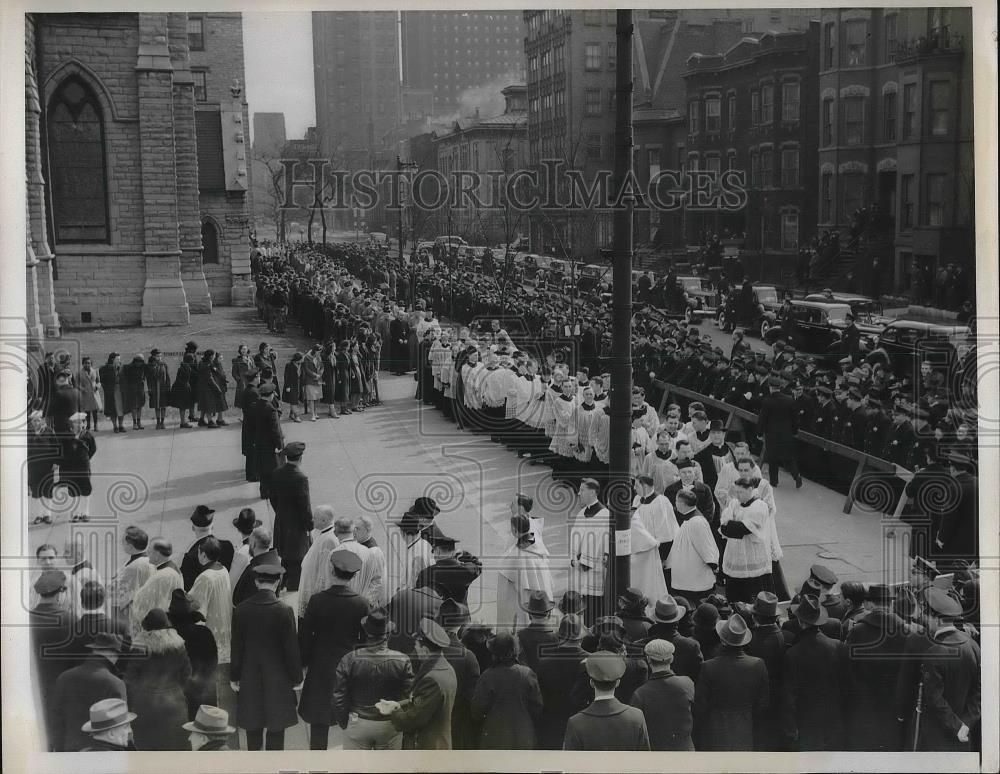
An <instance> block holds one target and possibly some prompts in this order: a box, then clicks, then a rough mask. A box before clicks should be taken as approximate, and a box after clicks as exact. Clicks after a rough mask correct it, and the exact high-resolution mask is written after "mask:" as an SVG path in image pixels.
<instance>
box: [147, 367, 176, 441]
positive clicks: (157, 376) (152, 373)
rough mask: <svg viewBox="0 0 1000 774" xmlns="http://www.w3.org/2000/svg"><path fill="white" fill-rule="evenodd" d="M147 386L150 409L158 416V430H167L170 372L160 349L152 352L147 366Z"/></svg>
mask: <svg viewBox="0 0 1000 774" xmlns="http://www.w3.org/2000/svg"><path fill="white" fill-rule="evenodd" d="M146 385H147V387H148V388H149V407H150V408H151V409H153V411H154V412H155V414H156V429H157V430H165V429H166V425H165V424H164V422H165V421H166V419H167V406H169V405H170V371H169V370H168V369H167V364H166V363H164V362H163V361H162V360H161V359H160V350H158V349H153V350H150V353H149V363H148V364H147V365H146Z"/></svg>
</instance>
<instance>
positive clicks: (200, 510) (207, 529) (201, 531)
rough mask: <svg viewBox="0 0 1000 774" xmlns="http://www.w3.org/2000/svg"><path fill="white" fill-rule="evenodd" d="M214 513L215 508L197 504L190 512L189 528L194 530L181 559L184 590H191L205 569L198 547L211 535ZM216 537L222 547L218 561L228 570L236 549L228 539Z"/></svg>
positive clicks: (231, 564)
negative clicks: (200, 559)
mask: <svg viewBox="0 0 1000 774" xmlns="http://www.w3.org/2000/svg"><path fill="white" fill-rule="evenodd" d="M214 513H215V510H214V509H213V508H209V507H208V506H207V505H199V506H197V507H196V508H195V509H194V512H193V513H192V514H191V530H192V531H193V532H194V542H193V543H192V544H191V547H190V548H188V550H187V551H186V552H185V553H184V558H183V559H181V576H182V577H183V578H184V590H185V591H190V590H191V587H192V586H193V585H194V582H195V580H196V579H197V577H198V576H199V575H201V571H202V570H203V569H205V568H204V566H203V565H202V564H201V562H199V561H198V547H199V546H200V545H201V544H202V543H203V542H204V541H205V539H206V538H208V537H212V536H213V535H212V522H213V520H214V518H215V516H214V515H213V514H214ZM216 539H217V540H218V541H219V546H220V547H221V549H222V555H221V556H220V557H219V562H221V564H222V566H223V567H225V568H226V569H227V570H228V569H229V568H230V567H232V566H233V555H234V554H235V553H236V549H235V548H234V547H233V544H232V543H230V542H229V541H228V540H222V539H220V538H216Z"/></svg>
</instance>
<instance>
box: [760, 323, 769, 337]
mask: <svg viewBox="0 0 1000 774" xmlns="http://www.w3.org/2000/svg"><path fill="white" fill-rule="evenodd" d="M769 330H771V323H769V322H768V321H767V320H762V321H761V323H760V337H761V339H763V338H764V337H765V336H766V335H767V332H768V331H769Z"/></svg>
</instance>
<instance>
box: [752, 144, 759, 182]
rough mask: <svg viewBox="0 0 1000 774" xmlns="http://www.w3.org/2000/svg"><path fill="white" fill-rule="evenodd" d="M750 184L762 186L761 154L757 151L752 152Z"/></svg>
mask: <svg viewBox="0 0 1000 774" xmlns="http://www.w3.org/2000/svg"><path fill="white" fill-rule="evenodd" d="M750 185H752V186H753V187H754V188H760V154H759V153H758V152H757V151H753V152H751V153H750Z"/></svg>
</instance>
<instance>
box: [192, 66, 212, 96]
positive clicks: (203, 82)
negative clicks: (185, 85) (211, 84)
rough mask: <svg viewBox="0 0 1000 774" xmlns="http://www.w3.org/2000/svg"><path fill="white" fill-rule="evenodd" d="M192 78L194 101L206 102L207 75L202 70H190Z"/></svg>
mask: <svg viewBox="0 0 1000 774" xmlns="http://www.w3.org/2000/svg"><path fill="white" fill-rule="evenodd" d="M191 77H192V78H194V101H195V102H208V73H206V72H205V71H204V70H192V71H191Z"/></svg>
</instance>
